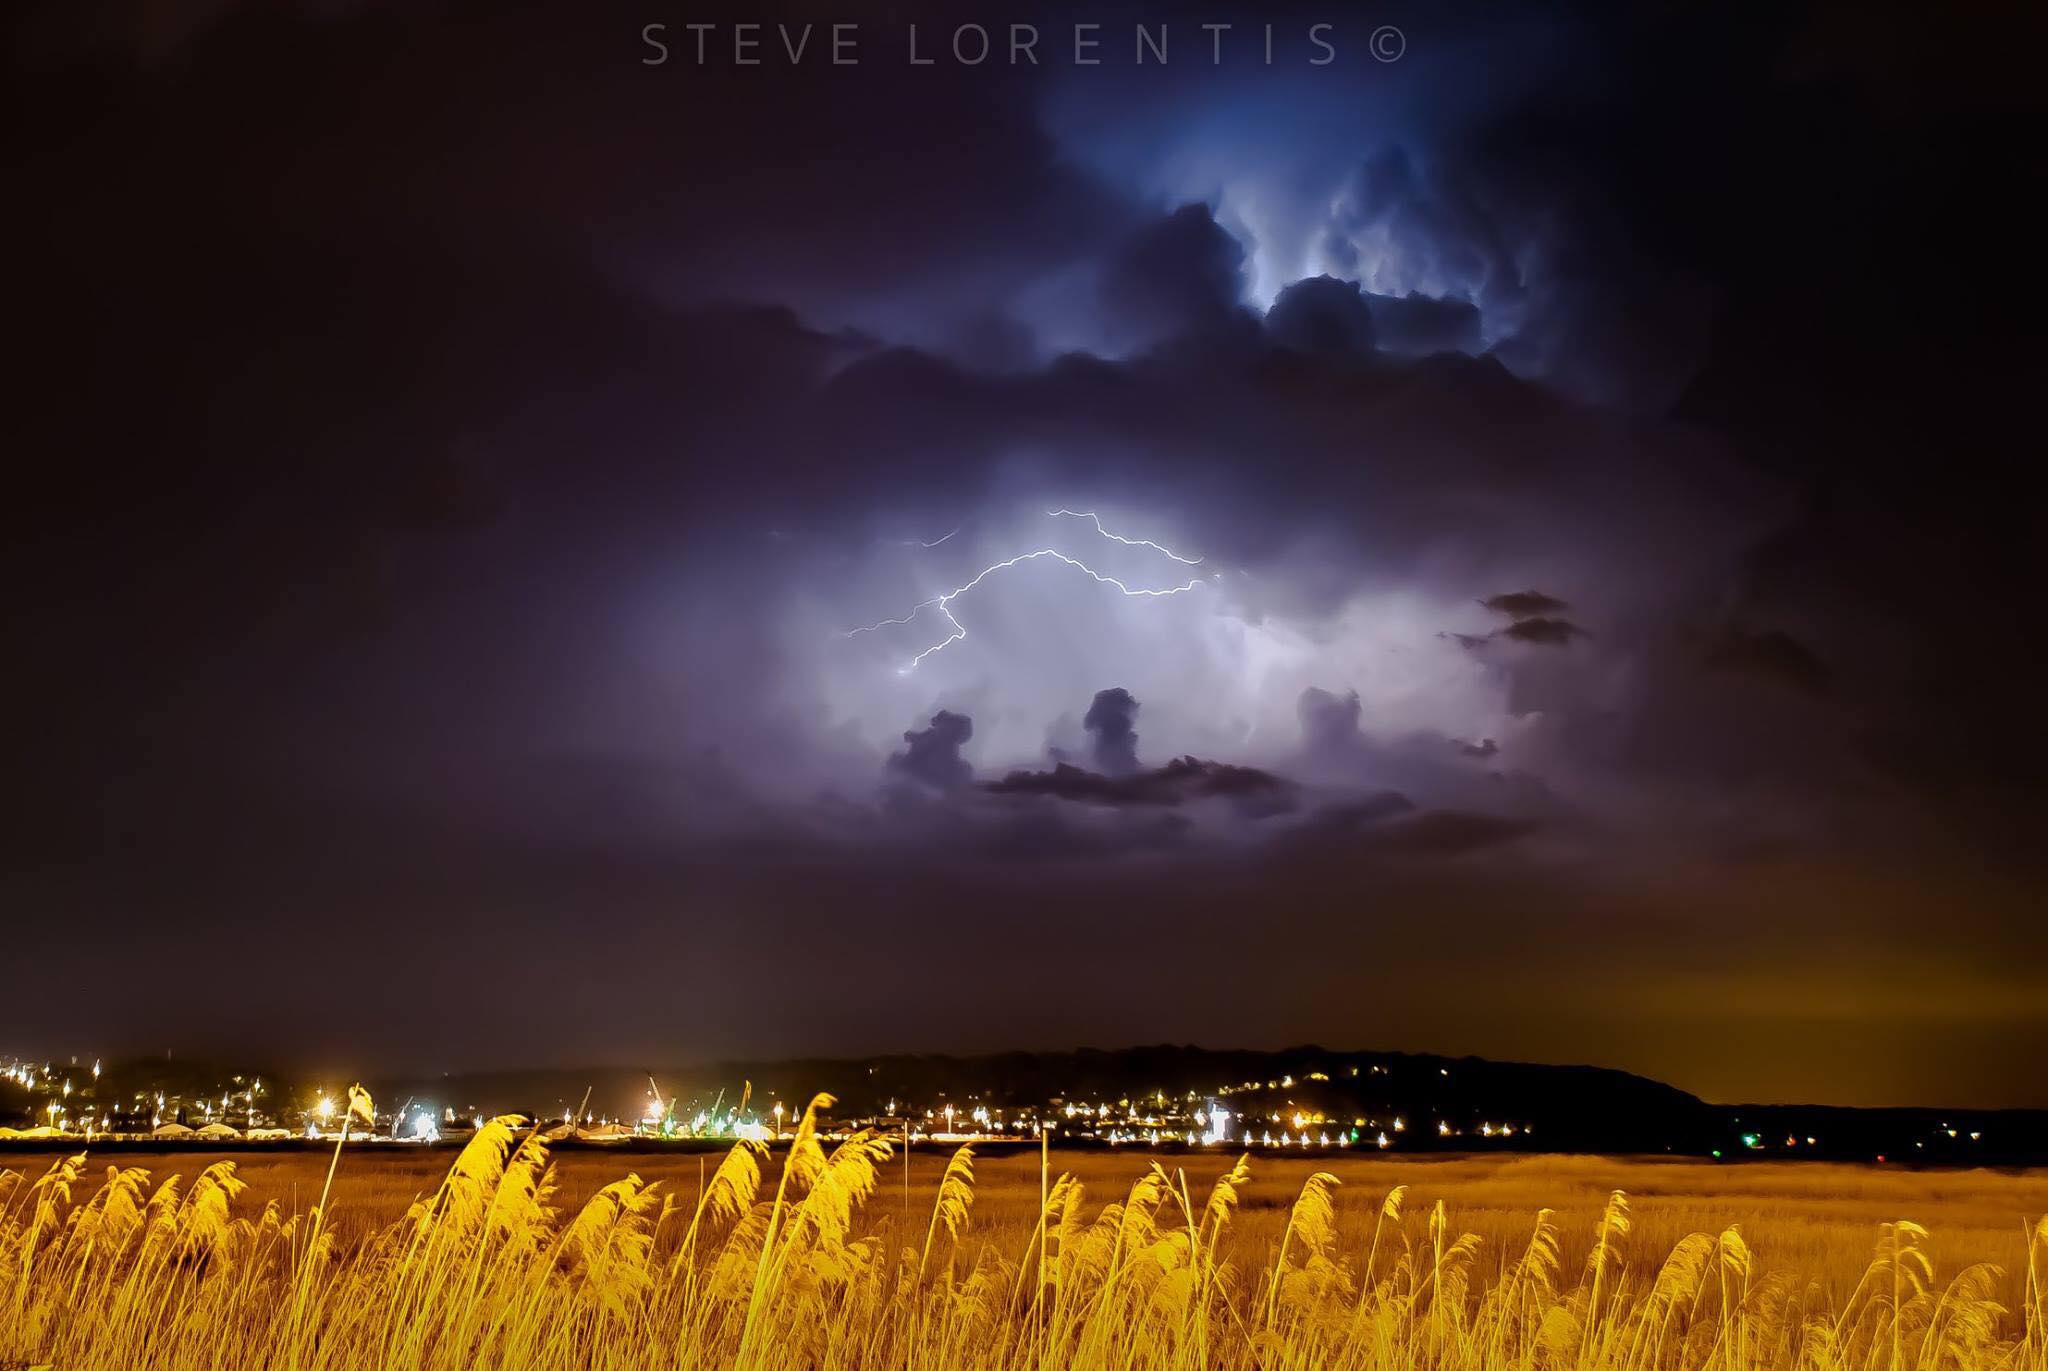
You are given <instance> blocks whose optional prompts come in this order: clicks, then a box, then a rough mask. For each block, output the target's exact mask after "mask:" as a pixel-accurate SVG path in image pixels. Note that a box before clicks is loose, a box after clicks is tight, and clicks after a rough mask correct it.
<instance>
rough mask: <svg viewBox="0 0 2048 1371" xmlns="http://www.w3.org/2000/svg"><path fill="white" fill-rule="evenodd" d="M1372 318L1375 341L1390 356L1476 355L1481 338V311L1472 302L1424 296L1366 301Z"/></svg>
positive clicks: (1412, 293)
mask: <svg viewBox="0 0 2048 1371" xmlns="http://www.w3.org/2000/svg"><path fill="white" fill-rule="evenodd" d="M1365 302H1366V308H1367V311H1368V312H1369V313H1370V314H1371V316H1372V327H1373V336H1374V341H1375V342H1376V343H1377V344H1378V346H1380V347H1381V348H1384V349H1385V350H1386V351H1388V352H1394V353H1405V354H1407V355H1410V356H1427V355H1428V354H1430V353H1432V352H1466V353H1476V352H1478V351H1480V350H1481V348H1483V347H1484V346H1485V345H1484V343H1483V342H1482V341H1481V336H1480V318H1479V307H1478V306H1477V305H1474V304H1471V303H1470V302H1469V301H1465V300H1459V299H1452V298H1445V297H1437V296H1430V295H1424V294H1422V293H1421V292H1420V291H1410V292H1409V293H1408V294H1406V295H1371V294H1368V295H1366V297H1365Z"/></svg>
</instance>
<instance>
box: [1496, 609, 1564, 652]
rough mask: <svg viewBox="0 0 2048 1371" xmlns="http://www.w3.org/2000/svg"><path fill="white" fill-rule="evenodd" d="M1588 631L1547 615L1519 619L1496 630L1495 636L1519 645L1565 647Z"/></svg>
mask: <svg viewBox="0 0 2048 1371" xmlns="http://www.w3.org/2000/svg"><path fill="white" fill-rule="evenodd" d="M1585 633H1586V630H1585V629H1583V628H1580V627H1579V626H1578V625H1577V624H1575V623H1573V622H1572V621H1571V620H1570V619H1553V618H1550V617H1548V616H1546V615H1541V614H1538V615H1532V616H1531V617H1529V618H1526V619H1517V620H1515V621H1514V622H1513V623H1511V624H1509V625H1508V626H1507V627H1506V628H1502V629H1496V630H1495V631H1494V636H1496V637H1500V638H1512V639H1513V640H1514V641H1516V642H1518V643H1542V644H1546V645H1549V646H1553V647H1563V646H1564V645H1565V644H1567V643H1569V642H1571V640H1572V639H1574V638H1582V637H1584V636H1585Z"/></svg>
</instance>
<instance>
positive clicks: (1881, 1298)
mask: <svg viewBox="0 0 2048 1371" xmlns="http://www.w3.org/2000/svg"><path fill="white" fill-rule="evenodd" d="M891 1155H892V1151H891V1145H890V1142H889V1140H888V1139H886V1138H883V1137H880V1136H877V1135H874V1134H867V1133H863V1134H857V1135H855V1136H854V1137H852V1138H849V1139H847V1140H845V1141H843V1142H840V1143H838V1144H837V1145H836V1146H833V1147H832V1148H830V1149H829V1150H828V1149H827V1147H826V1146H825V1145H824V1142H823V1140H822V1139H820V1137H819V1136H818V1134H817V1131H816V1127H815V1106H814V1111H810V1112H807V1113H806V1115H805V1117H804V1119H803V1122H802V1125H801V1127H800V1128H799V1130H798V1133H797V1136H796V1139H795V1141H794V1142H793V1144H791V1146H790V1147H789V1149H788V1152H787V1155H786V1156H785V1158H784V1161H783V1165H782V1166H781V1168H780V1173H779V1175H778V1176H776V1177H775V1178H774V1181H773V1184H772V1186H771V1185H770V1184H769V1182H768V1179H767V1174H768V1173H767V1171H766V1169H765V1168H764V1163H765V1162H767V1161H768V1160H769V1159H768V1157H767V1154H766V1151H765V1149H762V1148H760V1147H758V1146H756V1145H751V1144H742V1145H740V1146H738V1147H736V1148H734V1149H733V1150H732V1152H731V1153H729V1154H728V1155H727V1156H726V1157H725V1158H724V1160H723V1161H722V1162H721V1163H720V1164H719V1165H718V1167H717V1169H716V1171H715V1172H714V1173H712V1174H710V1175H709V1176H708V1178H707V1179H706V1181H705V1183H704V1184H703V1186H702V1187H701V1193H700V1194H696V1195H692V1196H690V1197H689V1198H688V1199H687V1200H684V1199H683V1198H682V1197H681V1196H679V1195H677V1194H676V1193H674V1192H673V1191H670V1190H666V1189H664V1188H662V1187H661V1185H659V1184H658V1183H649V1182H643V1181H642V1180H641V1179H640V1177H638V1176H637V1175H628V1176H626V1177H625V1178H623V1179H621V1180H617V1181H614V1182H612V1183H611V1184H609V1185H606V1186H604V1187H603V1188H601V1189H599V1190H597V1191H595V1192H594V1193H593V1194H591V1195H590V1197H589V1198H588V1199H587V1200H585V1201H584V1202H583V1203H582V1204H581V1205H580V1206H578V1207H576V1208H575V1209H574V1211H573V1212H566V1211H558V1209H557V1206H556V1205H555V1203H554V1198H555V1195H556V1172H555V1167H554V1164H553V1162H552V1161H551V1159H550V1157H549V1155H548V1152H547V1149H546V1147H545V1145H544V1144H543V1143H542V1142H541V1140H540V1139H539V1138H538V1137H537V1136H535V1135H534V1134H532V1133H531V1132H527V1131H522V1129H521V1126H520V1124H519V1121H517V1120H515V1119H511V1118H502V1119H497V1120H494V1121H492V1122H491V1123H490V1124H488V1125H487V1126H485V1127H484V1128H483V1129H481V1130H480V1131H479V1132H478V1133H477V1135H476V1136H475V1138H474V1139H473V1140H472V1141H471V1142H470V1143H469V1144H468V1145H467V1146H466V1147H465V1148H464V1149H463V1150H462V1152H461V1154H460V1155H459V1156H458V1157H457V1158H456V1160H455V1162H454V1164H453V1165H452V1166H451V1167H450V1168H449V1170H448V1173H447V1175H446V1176H445V1177H444V1178H443V1179H442V1180H441V1182H440V1184H439V1186H438V1188H436V1189H435V1190H434V1191H433V1192H432V1193H431V1194H430V1195H428V1196H427V1197H425V1198H423V1199H421V1200H419V1201H418V1202H416V1203H414V1204H413V1205H412V1206H411V1208H410V1209H409V1210H408V1211H407V1212H406V1213H405V1215H404V1216H403V1217H402V1218H400V1219H398V1220H397V1221H395V1222H392V1223H389V1224H388V1225H387V1226H385V1227H384V1228H382V1229H381V1230H379V1231H376V1232H374V1233H371V1234H369V1235H368V1236H366V1237H364V1238H362V1239H360V1240H357V1241H352V1242H349V1243H346V1244H343V1243H338V1242H337V1241H336V1240H335V1236H334V1235H335V1233H336V1231H337V1228H338V1227H339V1225H337V1224H335V1223H333V1222H330V1221H329V1220H328V1218H327V1216H325V1215H322V1214H320V1213H319V1211H318V1209H317V1207H316V1208H315V1209H314V1210H312V1211H310V1212H309V1213H308V1214H305V1215H299V1214H292V1215H287V1214H285V1213H284V1212H282V1210H281V1207H280V1206H279V1205H278V1204H277V1203H276V1202H275V1201H272V1202H271V1203H268V1204H266V1205H264V1206H263V1208H262V1210H261V1211H260V1212H259V1213H256V1214H254V1215H253V1216H252V1215H249V1214H245V1213H237V1208H236V1201H237V1199H238V1198H239V1197H240V1195H241V1193H242V1190H243V1186H242V1182H241V1181H240V1180H239V1179H238V1178H237V1177H236V1175H235V1169H234V1165H233V1164H232V1163H231V1162H219V1163H215V1164H214V1165H211V1166H209V1167H207V1168H206V1169H205V1170H204V1171H202V1172H201V1173H200V1174H199V1175H198V1177H197V1178H196V1179H195V1180H194V1181H193V1182H192V1183H191V1184H190V1185H189V1186H185V1185H183V1184H181V1182H180V1181H179V1179H178V1178H176V1177H172V1178H170V1179H168V1180H164V1181H162V1182H154V1181H153V1180H152V1178H151V1177H150V1175H149V1174H148V1173H147V1172H146V1171H143V1170H142V1169H140V1168H135V1167H130V1168H126V1169H123V1168H119V1167H111V1168H108V1169H107V1171H106V1173H105V1177H104V1179H103V1180H102V1181H101V1182H100V1183H99V1185H98V1186H97V1188H91V1189H89V1188H88V1186H87V1184H86V1182H85V1180H84V1177H85V1173H86V1163H85V1158H84V1157H83V1156H82V1155H81V1156H78V1157H72V1158H68V1159H65V1160H64V1161H61V1162H59V1163H58V1164H57V1165H55V1166H53V1167H51V1168H50V1170H49V1171H48V1173H47V1174H45V1175H44V1176H42V1177H41V1178H40V1179H36V1180H33V1181H31V1180H28V1179H26V1178H24V1177H22V1176H19V1175H16V1174H14V1173H12V1172H5V1173H0V1365H50V1366H54V1367H62V1368H67V1371H68V1369H69V1368H95V1367H106V1368H116V1367H118V1368H152V1367H162V1368H179V1369H180V1371H184V1369H185V1368H195V1369H196V1368H201V1367H209V1368H210V1367H223V1368H244V1367H367V1366H379V1367H382V1366H391V1367H447V1368H470V1367H554V1366H560V1367H596V1368H629V1367H643V1366H645V1367H651V1366H657V1365H659V1366H679V1367H698V1366H704V1367H728V1366H731V1367H745V1368H777V1369H778V1371H779V1369H780V1368H794V1367H817V1368H842V1367H843V1368H866V1367H883V1368H887V1367H903V1368H905V1371H920V1369H921V1368H922V1369H924V1371H932V1369H935V1368H950V1367H994V1368H1015V1367H1026V1366H1030V1367H1046V1368H1051V1367H1068V1366H1081V1367H1090V1368H1094V1367H1102V1368H1108V1367H1117V1368H1131V1369H1132V1371H1140V1369H1143V1368H1188V1369H1189V1371H1192V1369H1193V1368H1198V1367H1199V1368H1207V1367H1232V1368H1235V1367H1243V1368H1261V1369H1262V1371H1280V1369H1281V1368H1302V1369H1303V1371H1306V1369H1307V1368H1324V1367H1335V1368H1347V1367H1348V1368H1371V1369H1372V1371H1382V1369H1383V1371H1395V1369H1396V1368H1403V1369H1405V1368H1411V1367H1427V1368H1457V1369H1460V1371H1462V1369H1465V1368H1469V1369H1470V1371H1481V1368H1484V1369H1486V1371H1492V1369H1493V1368H1509V1367H1516V1368H1532V1369H1534V1368H1543V1369H1545V1371H1550V1369H1553V1368H1554V1369H1555V1371H1594V1369H1595V1368H1601V1369H1603V1371H1604V1369H1606V1368H1629V1369H1631V1371H1635V1369H1638V1368H1639V1369H1640V1371H1651V1368H1681V1367H1682V1368H1702V1371H1749V1369H1750V1368H1764V1367H1785V1368H1812V1369H1813V1371H1836V1369H1837V1368H1839V1369H1840V1371H1905V1369H1906V1368H1912V1371H1949V1369H1950V1368H1954V1369H1955V1371H1980V1369H1981V1371H1993V1369H1994V1368H1995V1369H1997V1371H2048V1289H2044V1283H2048V1220H2043V1221H2041V1222H2039V1223H2036V1224H2034V1225H2033V1226H2032V1227H2030V1228H2026V1229H2024V1230H2023V1231H2022V1233H2021V1239H2020V1240H2021V1243H2022V1245H2023V1250H2024V1254H2025V1256H2024V1264H2023V1270H2021V1271H2015V1272H2011V1273H2005V1274H2004V1275H2001V1274H2000V1273H1998V1272H1995V1271H1994V1270H1992V1269H1991V1268H1989V1267H1988V1266H1986V1265H1984V1264H1982V1263H1978V1264H1973V1265H1970V1266H1967V1267H1965V1268H1963V1269H1962V1270H1960V1271H1958V1272H1956V1273H1955V1274H1954V1275H1952V1276H1949V1277H1947V1278H1946V1279H1943V1278H1941V1277H1940V1276H1938V1274H1937V1272H1936V1271H1935V1269H1934V1265H1933V1262H1932V1260H1931V1259H1930V1257H1929V1255H1928V1251H1927V1241H1926V1240H1927V1234H1926V1232H1925V1230H1923V1229H1921V1228H1920V1227H1919V1226H1918V1225H1916V1224H1914V1223H1911V1222H1908V1221H1904V1220H1899V1221H1895V1222H1890V1223H1886V1224H1883V1225H1882V1226H1881V1227H1880V1228H1879V1230H1878V1231H1877V1232H1876V1233H1875V1234H1873V1235H1872V1237H1873V1244H1872V1249H1871V1253H1870V1257H1869V1260H1868V1262H1867V1263H1866V1264H1865V1265H1864V1267H1863V1269H1862V1271H1861V1274H1860V1277H1859V1278H1857V1279H1856V1280H1855V1281H1854V1282H1853V1284H1852V1285H1851V1286H1850V1287H1849V1288H1848V1289H1847V1291H1846V1293H1844V1292H1843V1291H1842V1290H1841V1289H1840V1286H1841V1282H1840V1281H1839V1280H1838V1279H1836V1278H1835V1277H1834V1276H1832V1275H1829V1276H1828V1277H1826V1278H1823V1277H1822V1275H1821V1274H1820V1273H1816V1272H1812V1271H1802V1270H1799V1269H1779V1270H1766V1269H1763V1266H1762V1264H1761V1263H1759V1262H1758V1261H1757V1259H1756V1258H1755V1256H1754V1255H1753V1254H1752V1252H1751V1249H1750V1247H1749V1244H1748V1242H1747V1241H1746V1240H1745V1238H1744V1235H1743V1232H1742V1230H1741V1229H1740V1228H1739V1227H1735V1226H1729V1227H1725V1228H1722V1229H1720V1230H1719V1231H1702V1232H1696V1233H1690V1234H1686V1235H1684V1236H1682V1237H1680V1238H1678V1239H1677V1240H1676V1242H1675V1243H1674V1244H1672V1245H1671V1246H1670V1247H1669V1249H1668V1251H1666V1252H1664V1253H1662V1254H1660V1255H1658V1256H1656V1257H1654V1258H1651V1259H1647V1260H1646V1259H1644V1257H1643V1256H1642V1254H1641V1252H1640V1242H1639V1237H1632V1234H1631V1227H1632V1223H1631V1213H1630V1208H1629V1204H1628V1200H1627V1198H1626V1197H1625V1196H1623V1195H1622V1194H1621V1193H1620V1192H1616V1193H1615V1194H1614V1195H1613V1196H1612V1197H1611V1198H1610V1199H1609V1200H1608V1202H1607V1203H1606V1205H1605V1206H1604V1208H1603V1209H1602V1210H1601V1212H1600V1215H1599V1217H1598V1219H1597V1221H1596V1222H1595V1223H1594V1225H1593V1230H1592V1232H1591V1233H1590V1235H1586V1237H1585V1240H1584V1242H1583V1243H1580V1242H1578V1241H1574V1242H1573V1243H1572V1244H1570V1245H1569V1246H1568V1244H1567V1242H1566V1241H1565V1240H1564V1239H1563V1238H1562V1237H1561V1231H1560V1230H1561V1226H1560V1224H1559V1222H1558V1221H1557V1219H1556V1218H1555V1217H1554V1216H1553V1215H1552V1214H1551V1213H1550V1212H1549V1211H1547V1210H1544V1211H1539V1212H1537V1213H1536V1214H1535V1215H1534V1217H1533V1218H1532V1219H1529V1220H1527V1221H1525V1222H1524V1223H1523V1225H1522V1226H1521V1228H1520V1231H1519V1232H1517V1233H1516V1234H1515V1235H1514V1238H1513V1240H1512V1241H1511V1242H1503V1241H1500V1240H1498V1238H1496V1239H1495V1240H1493V1241H1488V1240H1486V1239H1483V1238H1482V1237H1481V1236H1480V1235H1478V1234H1475V1233H1470V1232H1465V1231H1463V1230H1462V1229H1461V1228H1460V1227H1459V1226H1458V1224H1456V1223H1455V1222H1454V1220H1453V1216H1452V1215H1451V1214H1450V1213H1449V1212H1448V1211H1447V1209H1446V1206H1445V1205H1444V1204H1442V1203H1441V1202H1439V1203H1436V1204H1434V1205H1430V1206H1423V1207H1421V1208H1419V1209H1413V1208H1411V1207H1410V1206H1409V1205H1408V1204H1407V1203H1406V1192H1405V1191H1404V1189H1403V1188H1401V1187H1399V1186H1396V1187H1394V1188H1393V1189H1391V1190H1389V1191H1387V1192H1385V1193H1383V1194H1377V1195H1374V1196H1372V1197H1371V1202H1372V1206H1373V1208H1372V1211H1371V1212H1372V1218H1371V1222H1370V1225H1369V1235H1367V1236H1363V1237H1361V1238H1360V1240H1358V1241H1353V1240H1351V1238H1350V1237H1349V1236H1347V1235H1343V1234H1340V1230H1339V1225H1338V1222H1337V1202H1338V1194H1339V1186H1338V1181H1337V1178H1336V1177H1335V1176H1333V1175H1329V1174H1327V1173H1321V1172H1317V1173H1313V1174H1311V1175H1309V1176H1308V1178H1307V1179H1306V1181H1305V1183H1304V1184H1302V1186H1301V1187H1300V1189H1299V1191H1298V1193H1297V1195H1296V1197H1295V1199H1294V1201H1293V1204H1292V1206H1291V1208H1289V1209H1288V1210H1287V1211H1286V1215H1285V1219H1284V1224H1283V1225H1282V1226H1281V1227H1280V1229H1279V1233H1278V1238H1277V1241H1276V1242H1274V1243H1273V1244H1271V1245H1270V1247H1269V1248H1267V1249H1265V1251H1266V1252H1267V1253H1268V1255H1267V1256H1265V1257H1264V1258H1263V1259H1261V1260H1258V1261H1247V1260H1244V1259H1243V1257H1242V1255H1241V1253H1242V1250H1243V1249H1242V1248H1241V1247H1240V1246H1236V1245H1233V1242H1232V1241H1231V1231H1232V1228H1233V1225H1234V1224H1235V1223H1237V1222H1238V1221H1239V1219H1240V1213H1239V1210H1240V1205H1241V1201H1242V1200H1243V1197H1244V1195H1245V1192H1246V1190H1247V1187H1248V1186H1249V1184H1250V1179H1251V1173H1250V1167H1249V1164H1248V1163H1247V1162H1245V1161H1240V1162H1239V1163H1238V1164H1237V1165H1236V1166H1235V1167H1233V1168H1231V1169H1230V1170H1228V1171H1226V1172H1223V1173H1222V1174H1221V1175H1220V1176H1218V1177H1217V1178H1216V1179H1215V1180H1214V1181H1213V1183H1212V1184H1210V1185H1209V1186H1208V1187H1207V1188H1206V1192H1204V1191H1202V1190H1200V1189H1198V1188H1197V1187H1196V1186H1194V1185H1193V1184H1192V1183H1191V1181H1190V1178H1189V1177H1188V1175H1187V1174H1186V1172H1185V1171H1181V1170H1172V1171H1169V1170H1168V1169H1166V1168H1165V1167H1163V1166H1160V1165H1158V1164H1154V1165H1152V1166H1151V1167H1149V1168H1148V1169H1146V1170H1145V1171H1144V1172H1143V1173H1142V1174H1140V1175H1139V1176H1137V1178H1136V1179H1135V1181H1134V1182H1133V1183H1131V1184H1130V1186H1129V1188H1128V1189H1127V1190H1123V1191H1122V1193H1120V1194H1118V1195H1116V1196H1115V1197H1113V1198H1111V1199H1110V1200H1109V1202H1108V1203H1104V1204H1100V1205H1096V1204H1092V1203H1091V1202H1090V1200H1089V1197H1088V1196H1087V1195H1086V1194H1085V1193H1084V1186H1083V1184H1082V1183H1081V1182H1080V1181H1078V1180H1076V1179H1075V1178H1074V1177H1073V1176H1072V1175H1062V1176H1060V1177H1059V1178H1057V1179H1056V1180H1052V1181H1050V1183H1049V1185H1048V1186H1047V1188H1046V1198H1045V1202H1044V1204H1043V1205H1042V1207H1040V1208H1039V1212H1038V1213H1037V1214H1036V1216H1035V1218H1034V1220H1033V1221H1032V1223H1031V1227H1030V1231H1029V1234H1028V1236H1027V1237H1026V1238H1025V1239H1024V1240H1023V1241H1022V1242H1021V1243H1019V1242H1015V1241H1012V1242H1010V1243H1009V1244H1008V1245H1007V1246H1000V1247H999V1246H997V1245H994V1244H987V1243H980V1242H978V1241H977V1240H976V1238H975V1226H976V1225H975V1213H974V1205H975V1199H976V1177H975V1172H974V1165H973V1162H972V1159H971V1158H970V1156H969V1155H968V1154H967V1152H966V1151H965V1150H964V1149H963V1150H962V1152H961V1153H959V1154H958V1155H957V1156H956V1157H955V1159H954V1161H953V1162H952V1163H951V1164H950V1165H949V1166H948V1167H947V1168H946V1170H945V1172H944V1174H943V1176H942V1177H941V1178H940V1183H939V1186H938V1190H937V1198H936V1200H935V1202H934V1204H933V1205H932V1206H931V1207H930V1209H929V1210H927V1211H924V1212H921V1213H919V1214H917V1215H915V1216H914V1218H913V1217H912V1216H909V1215H905V1214H903V1213H901V1212H900V1211H898V1210H897V1209H896V1207H895V1204H894V1197H893V1195H887V1194H886V1192H885V1194H884V1196H883V1197H882V1198H881V1199H880V1200H878V1194H877V1192H878V1190H880V1189H881V1187H882V1186H883V1185H884V1184H885V1183H886V1182H888V1181H889V1180H890V1179H891V1177H892V1176H893V1169H892V1168H889V1166H888V1163H889V1160H890V1157H891ZM2013 1221H2014V1223H2015V1225H2016V1226H2017V1225H2019V1224H2020V1218H2019V1216H2018V1215H2014V1217H2013ZM1006 1231H1007V1229H1006ZM1580 1246H1584V1248H1585V1256H1584V1260H1583V1261H1579V1260H1577V1259H1576V1257H1574V1258H1572V1259H1569V1260H1568V1259H1567V1256H1566V1253H1567V1251H1568V1250H1570V1251H1572V1252H1574V1253H1576V1252H1577V1250H1578V1248H1579V1247H1580ZM2014 1277H2018V1279H2014ZM2008 1290H2009V1291H2012V1292H2014V1293H2013V1295H2011V1296H2007V1297H2005V1298H2000V1292H2001V1291H2008Z"/></svg>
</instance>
